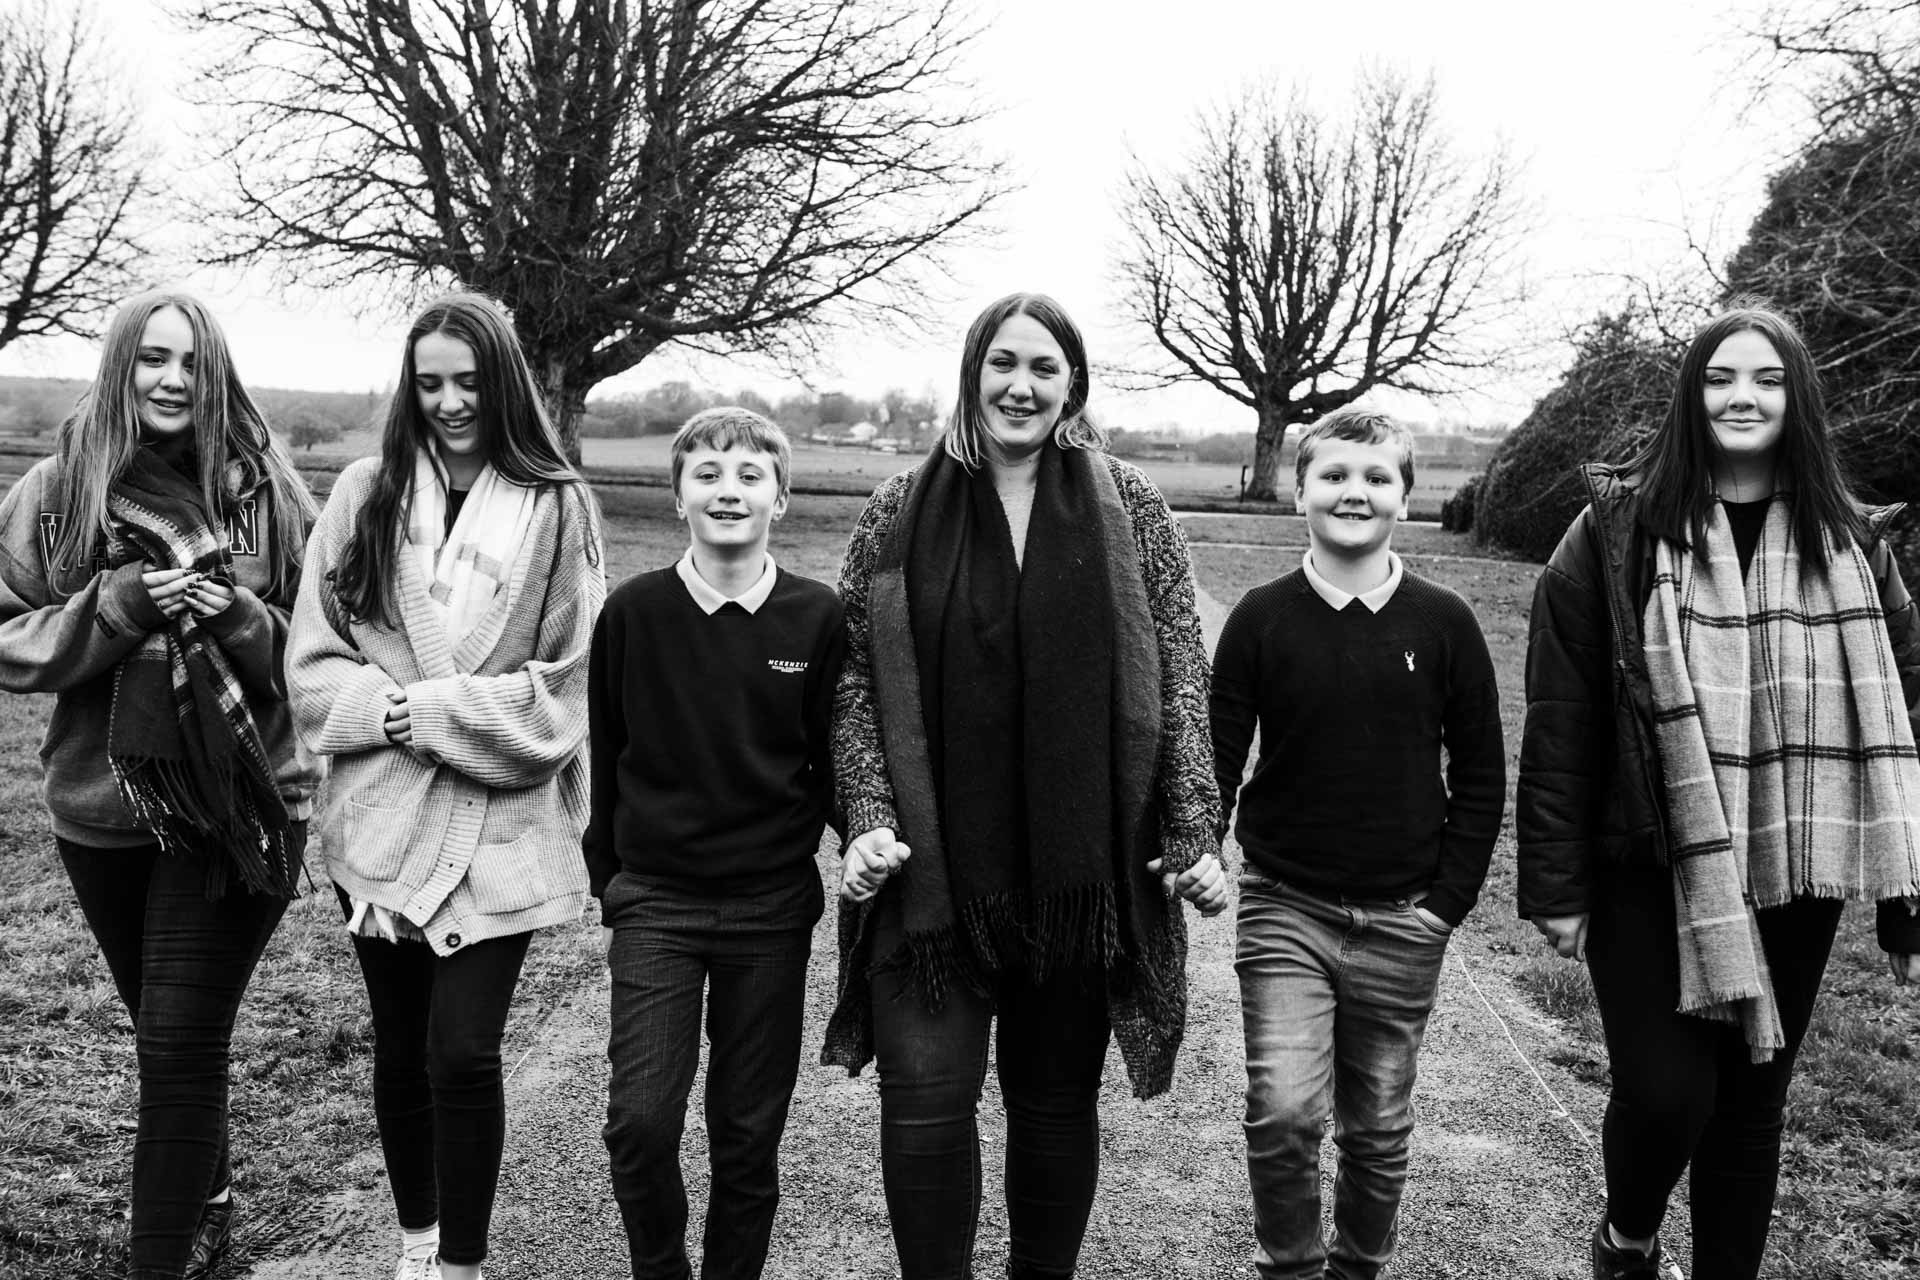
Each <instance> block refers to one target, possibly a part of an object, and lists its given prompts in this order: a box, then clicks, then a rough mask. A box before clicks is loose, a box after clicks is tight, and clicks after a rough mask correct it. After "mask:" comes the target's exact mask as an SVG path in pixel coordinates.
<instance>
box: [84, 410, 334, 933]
mask: <svg viewBox="0 0 1920 1280" xmlns="http://www.w3.org/2000/svg"><path fill="white" fill-rule="evenodd" d="M107 515H108V520H109V529H108V536H107V551H108V559H109V562H110V563H113V564H127V563H131V562H134V561H139V560H145V561H147V562H148V563H150V564H151V565H152V566H153V567H154V568H155V569H197V570H199V571H200V572H202V573H204V574H206V575H207V576H208V577H210V578H213V579H215V580H217V581H220V582H222V583H225V584H227V585H229V586H231V585H232V583H233V557H232V554H231V553H230V552H229V550H228V548H227V540H226V538H225V536H224V535H223V534H222V533H219V532H216V531H215V526H214V522H213V521H212V520H210V519H209V518H208V515H207V512H206V508H205V507H204V506H203V505H202V502H201V496H200V490H199V488H198V487H197V486H196V485H194V484H193V482H192V481H190V480H189V479H188V478H187V477H185V476H183V475H181V474H180V473H179V472H178V471H176V470H174V469H173V468H172V467H170V466H168V465H167V464H166V462H165V461H163V460H162V459H161V458H160V457H159V456H158V455H156V454H155V453H154V452H153V450H151V449H148V448H142V449H139V450H138V451H136V452H135V454H134V457H133V461H132V463H131V464H130V465H129V466H128V468H127V470H126V473H125V474H124V475H122V476H121V477H120V478H119V479H118V480H116V481H115V482H114V485H113V488H112V490H111V491H110V492H109V493H108V495H107ZM107 755H108V759H109V762H110V763H111V764H112V766H113V773H114V777H115V779H117V780H118V782H119V784H120V794H121V795H122V796H124V797H125V798H126V802H127V806H128V807H129V808H130V809H132V810H133V812H134V813H135V815H137V816H138V817H139V819H140V820H141V821H142V822H143V823H145V824H146V825H147V827H148V828H149V829H151V830H152V832H153V834H154V838H155V840H157V841H158V842H159V845H160V847H161V848H162V849H163V850H165V851H166V852H167V853H169V854H180V853H201V854H208V855H211V856H208V857H207V882H206V891H207V897H208V898H209V899H213V898H218V897H220V896H221V895H222V894H224V893H225V892H226V889H227V883H228V881H227V877H228V875H229V873H231V872H237V873H238V874H239V876H240V879H241V882H242V883H243V884H245V885H246V886H247V888H248V889H249V890H252V891H253V892H256V893H271V894H273V895H275V896H277V897H282V898H292V897H295V896H297V888H296V886H295V883H294V874H295V870H296V868H295V865H294V863H295V858H294V856H293V853H292V846H290V845H289V843H288V841H287V829H288V816H287V807H286V805H285V803H284V802H282V800H281V799H280V790H279V788H278V787H277V786H276V785H275V783H274V778H273V765H272V762H271V761H269V760H268V759H267V750H266V747H265V745H264V744H263V743H262V742H261V740H260V731H259V729H258V728H257V727H256V726H255V725H254V723H253V714H252V712H250V711H249V710H248V709H247V700H246V695H245V694H244V693H243V692H242V691H241V688H240V682H239V681H238V680H237V679H236V678H235V677H234V673H233V667H232V665H231V664H230V663H228V661H227V656H226V654H225V653H223V652H221V649H220V646H219V644H218V643H217V642H216V641H215V640H214V639H213V637H212V636H211V635H210V634H209V633H208V632H207V630H206V628H204V627H203V626H201V624H200V620H199V619H198V618H196V617H194V616H193V614H192V613H190V612H187V613H182V614H180V615H179V616H178V617H176V618H173V619H170V620H169V621H168V623H167V625H166V626H164V627H162V628H160V629H159V630H158V631H154V632H151V633H150V634H149V635H148V636H147V637H146V639H145V640H143V641H142V642H141V643H140V647H139V648H137V649H135V650H134V651H133V652H132V653H130V654H128V655H127V656H126V657H125V658H123V659H122V660H121V662H120V665H119V666H118V667H116V668H115V669H114V675H113V705H112V710H111V711H110V713H109V717H108V725H107Z"/></svg>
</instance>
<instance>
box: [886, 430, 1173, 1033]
mask: <svg viewBox="0 0 1920 1280" xmlns="http://www.w3.org/2000/svg"><path fill="white" fill-rule="evenodd" d="M871 620H872V627H873V647H874V666H875V681H876V692H877V695H878V698H879V702H880V710H881V720H882V723H884V724H885V726H886V734H885V750H886V755H887V762H888V772H889V775H890V777H891V780H892V783H893V788H894V796H895V801H896V803H897V805H898V806H899V810H900V820H901V825H902V828H903V829H902V831H901V833H900V834H901V837H902V838H903V839H905V840H906V842H907V843H908V844H909V845H910V846H911V847H912V849H913V859H912V861H911V863H909V864H908V868H907V870H906V872H905V874H903V875H902V876H901V877H900V878H899V881H898V892H899V893H900V896H901V908H902V911H903V914H904V921H905V927H906V935H907V942H906V947H905V954H904V955H903V956H901V957H899V958H898V959H899V960H900V961H901V962H903V963H907V964H910V965H911V966H912V968H913V971H914V974H915V979H916V985H917V986H918V987H919V989H920V992H921V994H922V996H923V998H924V999H926V1000H927V1002H928V1003H929V1005H930V1006H932V1007H938V1006H939V1004H940V1003H941V1002H942V1001H943V1000H944V998H945V995H946V992H947V990H948V988H949V986H950V985H951V984H952V983H954V982H959V983H961V984H963V985H965V986H967V987H970V988H973V989H976V990H985V989H987V987H988V985H989V984H990V982H991V981H992V979H993V978H995V977H996V976H998V975H1001V974H1004V973H1025V974H1027V975H1028V976H1030V977H1032V978H1034V979H1035V980H1038V979H1039V978H1041V977H1044V976H1045V975H1046V974H1047V973H1048V972H1049V971H1051V970H1052V969H1053V968H1055V967H1056V966H1059V965H1085V966H1091V967H1094V968H1100V969H1104V970H1106V971H1107V972H1108V973H1109V974H1110V975H1112V974H1114V973H1116V972H1122V973H1125V974H1128V975H1133V974H1135V973H1138V971H1139V970H1141V969H1144V970H1147V971H1148V972H1147V973H1145V974H1141V975H1140V976H1141V977H1142V979H1143V980H1142V981H1141V982H1140V983H1139V984H1138V989H1139V990H1141V991H1143V992H1148V993H1161V992H1166V991H1170V990H1173V989H1174V987H1175V986H1176V985H1177V984H1176V983H1175V982H1174V981H1173V977H1174V976H1177V975H1168V974H1165V973H1160V972H1158V971H1157V970H1159V969H1161V968H1165V967H1166V966H1168V965H1169V964H1171V963H1172V961H1171V959H1170V957H1168V956H1167V955H1164V954H1161V950H1164V949H1161V950H1156V948H1155V947H1154V945H1153V940H1154V939H1158V938H1159V937H1161V935H1162V934H1163V933H1164V927H1163V925H1162V922H1161V920H1160V913H1162V912H1163V911H1164V904H1163V903H1161V902H1159V900H1158V898H1157V895H1158V893H1159V886H1158V884H1157V882H1156V879H1155V877H1154V876H1153V875H1152V874H1151V873H1149V872H1148V871H1147V870H1146V863H1147V861H1148V860H1149V859H1151V858H1152V857H1153V852H1152V850H1153V849H1154V847H1155V845H1154V841H1155V839H1156V838H1157V830H1156V827H1155V818H1154V813H1153V809H1152V785H1153V776H1154V768H1155V765H1156V763H1157V753H1158V749H1159V738H1160V666H1159V650H1158V647H1157V644H1156V640H1155V633H1154V629H1153V618H1152V614H1151V612H1150V611H1149V608H1148V603H1147V598H1146V588H1145V586H1144V584H1143V582H1142V580H1141V575H1140V568H1139V559H1138V556H1137V555H1136V553H1135V551H1134V545H1133V533H1132V525H1131V523H1130V522H1129V520H1128V518H1127V513H1126V509H1125V508H1124V507H1123V506H1122V505H1121V502H1120V496H1119V491H1118V489H1117V488H1116V486H1115V485H1114V482H1113V476H1112V473H1111V472H1110V471H1109V470H1108V468H1107V465H1106V462H1105V460H1104V459H1102V458H1101V457H1099V456H1098V455H1096V454H1091V453H1088V452H1087V451H1085V450H1080V449H1070V450H1062V449H1058V448H1056V447H1054V446H1052V445H1048V446H1046V448H1045V450H1044V452H1043V454H1042V457H1041V461H1040V474H1039V478H1038V483H1037V489H1036V492H1035V495H1034V504H1033V514H1032V517H1031V520H1030V523H1029V525H1028V533H1027V542H1026V551H1025V557H1024V561H1023V563H1022V564H1020V565H1018V566H1017V565H1016V564H1015V561H1014V556H1013V545H1012V541H1011V538H1010V535H1009V530H1008V525H1007V520H1006V517H1005V514H1004V512H1003V511H1002V510H1001V507H1000V504H999V501H998V498H997V496H996V495H995V493H994V491H993V486H992V482H991V480H990V479H989V478H988V477H987V476H986V475H984V474H979V475H974V474H969V473H968V472H967V471H966V469H965V468H963V467H961V466H960V465H959V464H958V463H956V462H954V461H953V460H952V459H951V458H949V457H948V456H947V455H946V454H945V452H944V451H941V450H937V449H936V451H935V452H934V454H933V456H932V457H931V458H930V459H929V460H928V462H927V463H926V464H925V465H924V466H923V467H922V468H921V471H920V472H919V474H917V475H916V476H915V482H914V485H913V488H912V490H911V491H910V492H909V495H908V498H907V504H906V506H905V508H904V509H903V511H902V512H901V517H900V523H899V525H898V526H897V527H896V529H895V531H894V535H893V537H892V538H891V539H890V540H889V542H888V544H887V546H886V547H885V548H884V549H883V551H882V554H881V560H880V562H878V563H877V564H876V566H875V586H874V591H873V596H872V601H871ZM882 959H883V962H885V960H886V959H887V958H882ZM1129 981H1131V977H1129Z"/></svg>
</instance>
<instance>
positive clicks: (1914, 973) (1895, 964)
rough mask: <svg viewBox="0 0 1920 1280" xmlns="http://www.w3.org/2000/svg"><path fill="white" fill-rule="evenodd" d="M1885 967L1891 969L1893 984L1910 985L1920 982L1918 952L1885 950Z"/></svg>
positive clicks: (1919, 956)
mask: <svg viewBox="0 0 1920 1280" xmlns="http://www.w3.org/2000/svg"><path fill="white" fill-rule="evenodd" d="M1887 968H1888V969H1890V970H1892V971H1893V982H1894V985H1895V986H1899V987H1910V986H1913V985H1914V984H1915V983H1917V982H1920V952H1915V953H1913V954H1912V955H1902V954H1901V953H1900V952H1898V951H1889V952H1887Z"/></svg>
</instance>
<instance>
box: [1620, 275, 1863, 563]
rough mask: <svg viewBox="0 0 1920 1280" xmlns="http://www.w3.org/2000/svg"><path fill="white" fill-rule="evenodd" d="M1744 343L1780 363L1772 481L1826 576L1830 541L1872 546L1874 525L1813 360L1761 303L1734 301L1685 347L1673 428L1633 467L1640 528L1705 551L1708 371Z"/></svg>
mask: <svg viewBox="0 0 1920 1280" xmlns="http://www.w3.org/2000/svg"><path fill="white" fill-rule="evenodd" d="M1736 333H1757V334H1759V335H1760V336H1761V337H1763V338H1765V339H1766V340H1767V341H1768V342H1769V343H1771V344H1772V345H1773V349H1774V350H1775V351H1776V352H1778V353H1779V356H1780V365H1781V368H1782V370H1783V371H1784V372H1785V374H1786V382H1787V406H1786V415H1785V420H1784V421H1783V423H1782V426H1781V433H1780V443H1779V446H1778V447H1777V450H1776V452H1775V454H1774V463H1773V467H1774V474H1775V476H1777V477H1778V481H1777V483H1778V484H1779V485H1780V486H1782V487H1788V486H1790V491H1789V492H1788V495H1787V502H1788V504H1789V507H1788V509H1789V517H1790V522H1791V524H1792V527H1793V537H1794V541H1795V542H1796V543H1797V544H1798V546H1799V549H1800V554H1801V556H1802V557H1803V558H1805V559H1806V560H1807V561H1809V562H1810V563H1812V564H1813V565H1814V566H1815V567H1816V568H1819V569H1823V570H1824V569H1825V568H1826V564H1827V539H1828V538H1829V537H1831V538H1833V539H1835V540H1836V541H1842V542H1844V540H1846V539H1848V538H1851V539H1853V540H1854V541H1856V542H1858V543H1861V544H1862V545H1864V544H1865V543H1866V541H1867V538H1868V529H1867V523H1866V518H1865V516H1864V515H1863V514H1862V512H1861V509H1860V504H1859V503H1858V501H1856V500H1855V498H1854V494H1853V488H1852V486H1851V485H1849V484H1848V483H1847V477H1846V473H1845V471H1844V470H1843V469H1842V468H1841V466H1840V459H1839V456H1838V455H1837V454H1836V453H1835V451H1834V448H1833V442H1832V440H1831V439H1830V438H1829V436H1828V434H1827V408H1826V400H1825V397H1824V396H1823V395H1822V393H1821V388H1820V371H1819V369H1817V368H1816V367H1815V366H1814V363H1813V355H1812V353H1810V352H1809V351H1808V350H1807V344H1806V341H1805V340H1804V339H1802V338H1801V336H1800V331H1799V330H1798V329H1796V328H1795V327H1794V325H1793V322H1792V321H1791V320H1789V319H1787V318H1786V316H1784V315H1782V314H1781V313H1780V312H1778V311H1776V310H1774V309H1773V308H1772V307H1771V306H1769V305H1767V304H1766V303H1765V302H1764V301H1762V300H1760V299H1758V298H1752V297H1746V296H1742V297H1737V298H1734V299H1733V300H1732V301H1731V302H1730V303H1729V304H1728V306H1727V309H1726V310H1724V311H1722V312H1720V314H1718V315H1716V316H1714V317H1713V318H1712V319H1710V320H1708V321H1707V322H1706V323H1705V324H1703V325H1701V326H1700V329H1699V331H1698V332H1696V333H1695V334H1694V335H1693V340H1692V341H1691V342H1689V343H1688V344H1687V350H1686V354H1685V355H1684V356H1682V357H1681V359H1680V372H1679V374H1678V376H1677V377H1676V379H1675V381H1674V387H1673V399H1672V400H1671V401H1670V402H1669V403H1668V406H1667V413H1666V417H1665V419H1664V420H1662V422H1661V423H1660V425H1659V427H1658V428H1656V429H1655V431H1654V433H1653V436H1652V438H1651V439H1649V440H1648V441H1647V443H1646V446H1645V447H1644V448H1643V449H1641V450H1640V452H1639V453H1637V454H1635V455H1634V456H1633V457H1632V458H1631V459H1629V460H1628V462H1627V464H1626V467H1625V471H1626V474H1627V475H1628V476H1629V477H1631V478H1633V479H1635V480H1637V481H1638V484H1639V489H1640V514H1639V521H1640V524H1641V526H1642V527H1643V528H1645V529H1646V530H1647V531H1648V532H1649V533H1651V534H1653V535H1655V536H1657V537H1661V538H1665V539H1667V540H1668V541H1670V542H1673V543H1676V544H1677V545H1679V546H1683V547H1688V548H1691V549H1694V550H1695V551H1696V552H1697V553H1698V552H1701V551H1703V549H1704V547H1705V543H1706V533H1707V517H1708V515H1709V514H1710V513H1711V512H1712V510H1713V503H1714V500H1715V494H1714V486H1713V464H1714V461H1715V458H1716V455H1717V453H1718V449H1719V445H1718V442H1717V441H1716V439H1715V438H1714V434H1713V424H1712V422H1710V421H1709V420H1708V419H1707V403H1706V375H1707V363H1708V361H1710V360H1712V359H1713V354H1714V352H1715V351H1717V350H1719V348H1720V344H1721V343H1723V342H1725V341H1726V340H1727V339H1728V338H1730V337H1732V336H1733V335H1734V334H1736Z"/></svg>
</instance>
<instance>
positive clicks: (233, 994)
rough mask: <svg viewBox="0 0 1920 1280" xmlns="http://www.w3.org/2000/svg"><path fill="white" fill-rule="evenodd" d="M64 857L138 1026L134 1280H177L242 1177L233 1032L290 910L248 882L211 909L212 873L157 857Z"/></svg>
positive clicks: (301, 827)
mask: <svg viewBox="0 0 1920 1280" xmlns="http://www.w3.org/2000/svg"><path fill="white" fill-rule="evenodd" d="M291 839H292V840H293V842H294V848H295V850H296V851H297V850H298V849H299V848H300V847H301V846H303V845H304V844H305V839H306V824H305V823H295V824H294V828H293V832H292V835H291ZM54 845H55V848H56V849H57V850H58V851H59V854H60V861H61V863H62V864H64V865H65V867H66V870H67V879H68V880H70V881H71V882H72V883H73V892H74V896H75V897H76V898H78V899H79V901H80V910H81V912H82V913H83V914H84V915H85V916H86V918H87V926H88V928H90V929H92V930H93V936H94V939H95V940H96V941H98V942H99V944H100V952H101V954H102V955H103V956H104V957H105V958H106V962H107V969H108V971H109V972H110V973H112V975H113V985H114V986H115V988H117V989H118V990H119V992H120V999H121V1001H122V1002H123V1003H124V1004H125V1005H126V1007H127V1013H128V1014H129V1015H130V1016H131V1017H132V1018H133V1032H134V1052H135V1055H136V1057H137V1058H138V1061H139V1066H140V1117H139V1121H138V1125H137V1127H136V1128H135V1130H134V1138H133V1194H132V1210H133V1214H132V1216H133V1223H132V1232H131V1239H130V1241H129V1252H130V1255H131V1257H130V1261H129V1264H128V1270H127V1276H128V1280H177V1278H178V1277H179V1275H180V1273H181V1272H182V1271H183V1270H185V1268H186V1265H187V1257H188V1254H189V1253H190V1252H191V1251H192V1249H193V1233H194V1229H195V1228H196V1227H197V1226H198V1225H199V1223H200V1213H201V1209H202V1207H203V1206H204V1205H205V1204H206V1202H207V1199H208V1198H209V1197H210V1196H214V1195H217V1194H218V1193H219V1192H220V1191H221V1190H223V1189H224V1188H225V1187H226V1186H227V1183H228V1181H229V1179H230V1177H231V1169H230V1167H229V1164H228V1159H227V1064H228V1057H229V1046H230V1043H231V1041H232V1038H233V1024H234V1019H235V1018H236V1016H238V1014H239V1012H240V1001H241V999H242V998H243V997H244V996H245V995H246V990H247V983H248V981H249V980H250V979H251V978H252V976H253V970H254V966H255V965H256V964H258V963H259V960H260V954H261V952H263V951H264V950H266V946H267V939H269V938H270V937H272V936H273V930H274V927H275V926H276V925H278V924H279V923H280V917H281V916H282V915H283V914H284V913H285V912H286V909H287V904H286V902H285V900H283V899H280V898H275V897H270V896H268V895H266V894H256V893H249V892H248V891H247V890H246V888H245V887H244V886H243V885H241V884H240V883H239V882H238V880H237V878H236V879H234V880H233V881H232V883H231V886H230V887H229V888H228V890H227V892H226V893H225V894H223V895H222V896H221V897H219V898H218V899H215V900H213V901H208V900H207V894H206V863H205V861H204V860H203V859H201V858H198V857H193V856H184V855H183V856H169V855H167V854H163V853H162V852H161V851H160V847H159V846H158V845H152V844H148V845H139V846H136V847H134V848H121V849H98V848H93V847H91V846H88V845H81V844H75V843H73V842H72V841H70V840H61V839H56V840H55V841H54ZM296 856H297V854H296Z"/></svg>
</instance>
